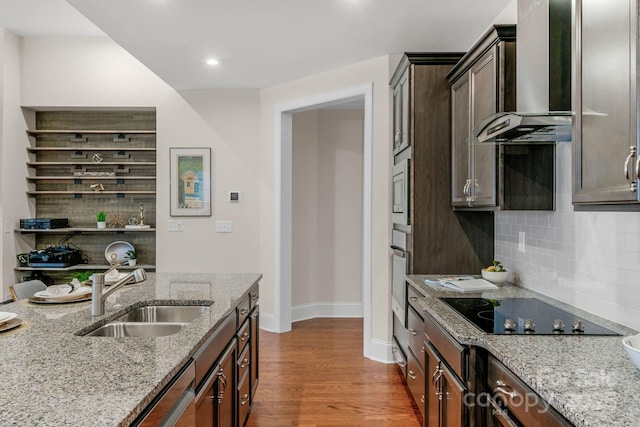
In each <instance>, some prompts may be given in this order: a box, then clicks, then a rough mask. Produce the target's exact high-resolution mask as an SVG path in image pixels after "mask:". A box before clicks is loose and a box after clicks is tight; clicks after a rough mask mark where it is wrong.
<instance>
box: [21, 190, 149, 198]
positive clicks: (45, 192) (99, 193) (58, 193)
mask: <svg viewBox="0 0 640 427" xmlns="http://www.w3.org/2000/svg"><path fill="white" fill-rule="evenodd" d="M68 194H79V195H83V196H89V195H91V196H107V195H114V194H122V195H127V194H128V195H134V194H135V195H142V194H152V195H155V194H156V192H155V191H146V190H139V191H49V190H42V191H27V195H28V196H31V197H33V196H64V195H68Z"/></svg>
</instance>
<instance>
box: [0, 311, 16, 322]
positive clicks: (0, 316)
mask: <svg viewBox="0 0 640 427" xmlns="http://www.w3.org/2000/svg"><path fill="white" fill-rule="evenodd" d="M16 317H18V315H17V314H16V313H8V312H6V311H0V323H5V322H8V321H9V320H11V319H15V318H16Z"/></svg>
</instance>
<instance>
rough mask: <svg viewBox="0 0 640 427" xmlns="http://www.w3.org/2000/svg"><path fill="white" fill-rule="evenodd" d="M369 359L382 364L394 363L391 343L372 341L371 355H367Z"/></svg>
mask: <svg viewBox="0 0 640 427" xmlns="http://www.w3.org/2000/svg"><path fill="white" fill-rule="evenodd" d="M365 357H368V358H369V359H371V360H373V361H376V362H381V363H387V364H389V363H394V358H393V351H392V347H391V343H390V342H387V341H382V340H378V339H375V338H372V339H371V342H370V343H369V354H368V355H365Z"/></svg>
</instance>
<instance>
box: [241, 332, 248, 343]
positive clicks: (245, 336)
mask: <svg viewBox="0 0 640 427" xmlns="http://www.w3.org/2000/svg"><path fill="white" fill-rule="evenodd" d="M247 339H249V332H245V333H243V334H242V335H240V341H245V340H247Z"/></svg>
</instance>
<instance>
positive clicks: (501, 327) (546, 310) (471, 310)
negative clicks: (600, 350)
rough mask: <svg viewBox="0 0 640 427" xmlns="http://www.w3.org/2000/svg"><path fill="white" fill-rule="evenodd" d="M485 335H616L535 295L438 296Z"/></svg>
mask: <svg viewBox="0 0 640 427" xmlns="http://www.w3.org/2000/svg"><path fill="white" fill-rule="evenodd" d="M441 300H442V301H444V302H445V303H447V304H448V305H450V306H451V307H452V308H454V309H455V310H456V311H457V312H458V313H460V314H461V315H462V316H464V317H465V318H466V319H467V320H468V321H470V322H471V323H473V324H474V325H475V326H477V327H478V328H480V329H481V330H483V331H484V332H487V333H489V334H513V335H517V334H531V335H562V334H564V335H619V334H618V333H616V332H614V331H612V330H610V329H607V328H605V327H603V326H600V325H598V324H596V323H593V322H591V321H589V320H586V319H583V318H581V317H579V316H576V315H573V314H571V313H569V312H567V311H565V310H563V309H561V308H558V307H554V306H552V305H550V304H547V303H546V302H543V301H540V300H539V299H536V298H505V299H487V298H441Z"/></svg>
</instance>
